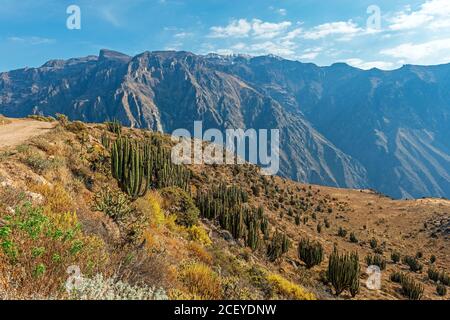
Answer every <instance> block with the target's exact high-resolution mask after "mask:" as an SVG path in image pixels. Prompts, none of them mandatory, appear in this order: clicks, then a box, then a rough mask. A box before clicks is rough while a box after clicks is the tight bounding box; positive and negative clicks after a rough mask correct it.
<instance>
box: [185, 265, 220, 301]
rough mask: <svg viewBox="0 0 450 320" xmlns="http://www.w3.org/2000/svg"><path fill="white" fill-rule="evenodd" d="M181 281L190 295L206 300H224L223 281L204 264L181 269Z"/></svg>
mask: <svg viewBox="0 0 450 320" xmlns="http://www.w3.org/2000/svg"><path fill="white" fill-rule="evenodd" d="M179 279H180V281H181V283H183V285H184V286H185V287H186V289H187V290H188V292H189V293H191V294H193V295H195V296H197V297H199V298H200V299H204V300H218V299H222V290H221V280H220V277H219V275H218V274H217V273H215V272H214V271H212V270H211V268H210V267H208V266H207V265H205V264H203V263H189V264H185V265H183V266H182V267H181V271H180V272H179Z"/></svg>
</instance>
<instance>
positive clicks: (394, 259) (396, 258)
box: [391, 251, 401, 263]
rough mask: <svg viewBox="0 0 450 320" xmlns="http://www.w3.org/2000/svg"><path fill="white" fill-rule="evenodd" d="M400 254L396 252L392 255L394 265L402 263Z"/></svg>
mask: <svg viewBox="0 0 450 320" xmlns="http://www.w3.org/2000/svg"><path fill="white" fill-rule="evenodd" d="M400 258H401V257H400V253H399V252H397V251H394V252H392V253H391V260H392V262H393V263H398V262H399V261H400Z"/></svg>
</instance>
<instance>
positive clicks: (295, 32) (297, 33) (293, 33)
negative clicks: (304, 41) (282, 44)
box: [283, 28, 303, 40]
mask: <svg viewBox="0 0 450 320" xmlns="http://www.w3.org/2000/svg"><path fill="white" fill-rule="evenodd" d="M302 32H303V29H302V28H296V29H294V30H291V31H289V32H288V33H287V34H286V36H284V37H283V39H284V40H293V39H295V38H297V37H298V36H300V35H301V34H302Z"/></svg>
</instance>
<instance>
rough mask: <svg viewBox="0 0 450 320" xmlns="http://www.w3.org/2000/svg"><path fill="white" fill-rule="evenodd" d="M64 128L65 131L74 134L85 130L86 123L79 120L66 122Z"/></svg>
mask: <svg viewBox="0 0 450 320" xmlns="http://www.w3.org/2000/svg"><path fill="white" fill-rule="evenodd" d="M65 128H66V130H67V131H70V132H72V133H75V134H77V133H82V132H85V131H86V129H87V127H86V125H85V124H84V123H83V122H81V121H74V122H70V123H67V124H66V125H65Z"/></svg>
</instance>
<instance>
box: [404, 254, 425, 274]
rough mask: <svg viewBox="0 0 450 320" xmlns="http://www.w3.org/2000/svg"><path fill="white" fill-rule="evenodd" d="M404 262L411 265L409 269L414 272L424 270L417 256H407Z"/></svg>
mask: <svg viewBox="0 0 450 320" xmlns="http://www.w3.org/2000/svg"><path fill="white" fill-rule="evenodd" d="M402 262H403V264H406V265H407V266H409V269H410V270H411V271H413V272H418V271H422V269H423V265H422V264H420V263H419V261H418V260H417V259H416V258H413V257H411V256H405V257H403V259H402Z"/></svg>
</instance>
